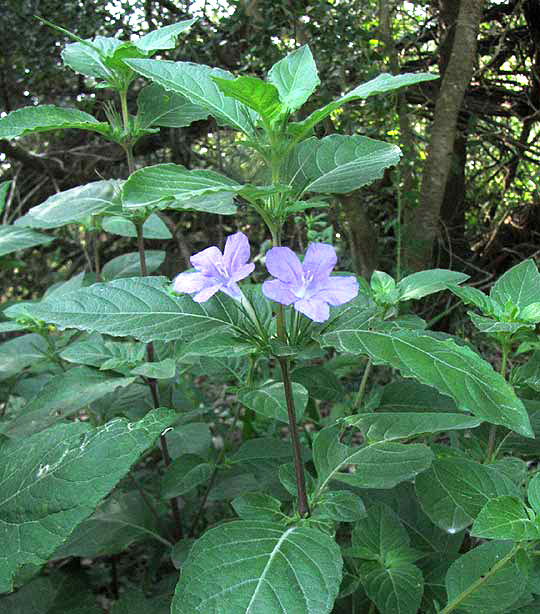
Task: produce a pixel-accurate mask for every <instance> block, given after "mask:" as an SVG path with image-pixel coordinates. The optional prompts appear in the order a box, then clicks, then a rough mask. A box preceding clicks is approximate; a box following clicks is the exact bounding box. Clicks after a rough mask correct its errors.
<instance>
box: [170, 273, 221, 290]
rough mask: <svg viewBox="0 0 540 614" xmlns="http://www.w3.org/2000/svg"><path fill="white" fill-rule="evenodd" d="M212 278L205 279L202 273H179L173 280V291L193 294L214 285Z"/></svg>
mask: <svg viewBox="0 0 540 614" xmlns="http://www.w3.org/2000/svg"><path fill="white" fill-rule="evenodd" d="M216 281H217V280H216V279H215V278H213V277H207V276H206V275H203V274H202V273H199V272H197V273H193V272H185V273H180V275H177V276H176V277H175V278H174V279H173V290H174V291H175V292H180V293H184V292H185V293H187V294H193V293H194V292H200V291H201V290H202V289H203V288H206V287H208V286H211V285H213V284H215V283H216Z"/></svg>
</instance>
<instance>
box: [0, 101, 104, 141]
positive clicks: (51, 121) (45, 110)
mask: <svg viewBox="0 0 540 614" xmlns="http://www.w3.org/2000/svg"><path fill="white" fill-rule="evenodd" d="M66 128H78V129H80V130H92V131H94V132H99V133H101V134H107V133H108V132H109V130H110V127H109V124H107V123H106V122H98V120H97V119H96V118H95V117H93V116H92V115H89V114H88V113H85V112H84V111H79V110H78V109H67V108H63V107H55V106H54V105H40V106H38V107H23V108H22V109H17V110H16V111H12V112H11V113H8V114H7V115H6V116H5V117H2V118H0V139H14V138H15V137H17V136H23V135H25V134H29V133H31V132H47V131H49V130H63V129H66Z"/></svg>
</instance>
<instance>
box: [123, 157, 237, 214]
mask: <svg viewBox="0 0 540 614" xmlns="http://www.w3.org/2000/svg"><path fill="white" fill-rule="evenodd" d="M241 188H242V186H241V185H240V184H238V183H236V182H235V181H233V180H232V179H229V178H228V177H225V176H224V175H220V174H219V173H215V172H214V171H197V170H195V171H190V170H187V169H186V168H185V167H183V166H181V165H180V164H156V165H155V166H147V167H145V168H142V169H140V170H138V171H135V172H134V173H133V174H132V175H131V176H130V177H129V179H128V180H127V181H126V183H125V184H124V187H123V190H122V202H123V205H124V207H126V208H128V209H130V208H134V207H148V206H156V205H158V206H161V207H167V206H172V207H173V208H174V207H175V206H176V205H182V204H184V205H185V208H188V209H191V208H195V209H197V204H198V203H200V204H201V205H202V206H203V207H204V202H205V200H206V199H200V197H203V196H204V197H208V195H214V194H215V193H216V192H218V193H223V192H226V193H231V194H234V193H236V192H238V191H239V190H240V189H241ZM197 199H200V200H199V201H197ZM203 210H204V211H206V210H207V208H203ZM235 211H236V207H234V206H232V205H230V204H228V205H225V206H224V207H223V211H221V210H218V211H214V212H215V213H220V212H221V213H223V214H225V215H228V214H231V213H234V212H235Z"/></svg>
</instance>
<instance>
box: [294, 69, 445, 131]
mask: <svg viewBox="0 0 540 614" xmlns="http://www.w3.org/2000/svg"><path fill="white" fill-rule="evenodd" d="M438 78H439V77H438V75H430V74H428V73H403V74H401V75H389V74H386V73H383V74H381V75H379V76H378V77H376V78H375V79H371V81H367V82H366V83H362V85H359V86H358V87H355V88H354V89H353V90H351V91H350V92H348V93H347V94H345V95H343V96H341V98H338V99H337V100H334V101H333V102H330V103H329V104H327V105H325V106H324V107H322V108H320V109H317V110H316V111H314V112H313V113H311V115H309V116H308V117H307V118H306V119H304V120H303V121H301V122H294V123H292V124H290V127H289V130H290V131H291V132H292V133H293V134H294V135H295V136H296V138H297V140H300V139H301V138H303V136H305V135H306V134H309V133H310V132H311V131H312V130H313V128H314V127H315V126H316V125H317V124H318V123H319V122H321V121H322V120H323V119H324V118H325V117H328V115H330V114H331V113H332V112H333V111H335V110H336V109H339V108H340V107H342V106H343V105H344V104H346V103H347V102H352V101H353V100H360V99H365V98H368V97H369V96H373V95H375V94H384V93H386V92H390V91H392V90H396V89H398V88H400V87H406V86H408V85H414V84H415V83H421V82H422V81H432V80H433V79H438Z"/></svg>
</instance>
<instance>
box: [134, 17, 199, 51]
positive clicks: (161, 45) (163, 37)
mask: <svg viewBox="0 0 540 614" xmlns="http://www.w3.org/2000/svg"><path fill="white" fill-rule="evenodd" d="M196 21H197V19H196V18H194V19H185V20H184V21H179V22H178V23H173V24H171V25H170V26H164V27H163V28H158V29H157V30H153V31H152V32H149V33H148V34H145V35H144V36H141V38H139V39H138V40H136V41H135V42H134V45H135V46H136V47H137V49H139V50H140V51H142V52H144V53H146V54H151V53H152V52H154V51H158V50H159V49H174V48H175V47H176V40H177V38H178V37H179V36H180V34H182V32H185V31H186V30H187V29H188V28H190V27H191V26H192V25H193V24H194V23H195V22H196Z"/></svg>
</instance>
